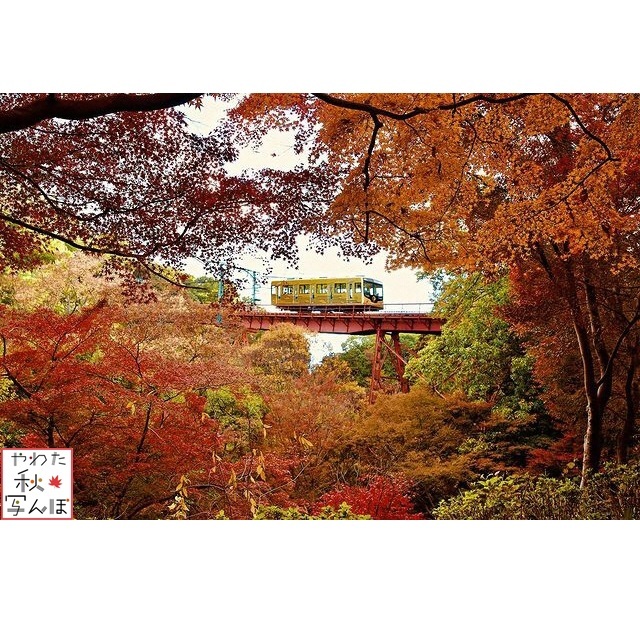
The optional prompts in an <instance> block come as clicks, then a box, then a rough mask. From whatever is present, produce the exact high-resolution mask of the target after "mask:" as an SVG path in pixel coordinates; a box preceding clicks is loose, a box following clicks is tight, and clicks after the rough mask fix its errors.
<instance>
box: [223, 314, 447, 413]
mask: <svg viewBox="0 0 640 640" xmlns="http://www.w3.org/2000/svg"><path fill="white" fill-rule="evenodd" d="M235 317H236V318H237V319H238V320H239V321H240V322H241V323H242V325H243V326H244V327H245V328H246V329H247V330H248V331H265V330H268V329H271V328H273V327H274V326H275V325H276V324H279V323H282V322H288V323H291V324H295V325H298V326H300V327H304V328H305V329H307V330H309V331H312V332H314V333H341V334H346V335H359V336H367V335H375V336H376V343H375V355H374V358H373V367H372V375H371V386H370V389H369V401H370V402H371V403H373V402H374V400H375V396H376V394H377V393H380V392H381V391H382V388H383V385H382V381H383V379H384V376H383V375H382V367H383V365H384V362H385V359H386V358H387V357H388V355H389V354H391V357H392V358H393V365H394V369H395V373H396V378H397V382H398V390H399V391H401V392H402V393H407V392H408V391H409V382H408V381H407V380H405V378H404V371H405V364H406V363H405V360H404V358H403V357H402V351H401V348H400V334H401V333H417V334H423V335H424V334H432V335H439V334H440V332H441V330H442V325H443V324H444V322H445V320H444V319H443V318H435V317H432V316H429V315H426V314H418V313H389V312H385V311H378V312H372V313H362V312H355V311H352V312H348V311H345V312H344V313H335V312H333V313H332V312H321V313H312V312H309V311H301V312H297V313H291V312H289V313H287V312H276V313H269V312H266V311H251V312H242V313H236V314H235Z"/></svg>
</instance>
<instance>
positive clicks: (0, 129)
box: [0, 93, 202, 133]
mask: <svg viewBox="0 0 640 640" xmlns="http://www.w3.org/2000/svg"><path fill="white" fill-rule="evenodd" d="M201 95H202V94H201V93H147V94H133V93H114V94H107V95H103V96H98V97H94V98H87V99H81V98H68V99H67V98H58V97H57V96H56V94H55V93H50V94H48V95H46V96H43V97H38V98H35V99H34V100H32V101H31V102H29V103H28V104H25V105H22V106H20V107H15V108H13V109H8V110H6V111H0V133H7V132H8V131H18V130H20V129H26V128H28V127H31V126H33V125H34V124H38V123H39V122H42V121H43V120H51V119H52V118H61V119H63V120H88V119H90V118H97V117H99V116H104V115H107V114H110V113H120V112H123V111H156V110H158V109H167V108H169V107H176V106H178V105H181V104H185V103H186V102H189V101H190V100H194V99H195V98H198V97H199V96H201Z"/></svg>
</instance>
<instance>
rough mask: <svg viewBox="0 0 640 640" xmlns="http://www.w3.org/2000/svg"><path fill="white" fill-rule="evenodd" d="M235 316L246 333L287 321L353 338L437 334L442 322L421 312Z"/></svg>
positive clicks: (254, 313) (241, 314)
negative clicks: (383, 334)
mask: <svg viewBox="0 0 640 640" xmlns="http://www.w3.org/2000/svg"><path fill="white" fill-rule="evenodd" d="M236 317H237V318H238V319H239V320H240V321H241V322H242V324H243V325H244V326H245V327H246V328H247V329H248V330H249V331H262V330H267V329H271V328H272V327H273V326H274V325H275V324H279V323H282V322H290V323H292V324H295V325H298V326H302V327H305V328H306V329H309V330H310V331H315V332H318V333H344V334H349V335H356V336H366V335H374V334H378V333H385V332H398V333H418V334H439V333H440V332H441V330H442V325H443V324H444V322H445V320H444V319H443V318H434V317H432V316H429V315H426V314H420V313H388V312H384V311H377V312H372V313H355V312H346V313H330V312H325V311H321V312H308V311H305V312H300V313H287V312H284V311H282V312H276V313H269V312H259V311H256V312H241V313H238V314H236Z"/></svg>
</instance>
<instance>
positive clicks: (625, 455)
mask: <svg viewBox="0 0 640 640" xmlns="http://www.w3.org/2000/svg"><path fill="white" fill-rule="evenodd" d="M639 350H640V339H639V338H636V340H635V343H634V345H633V348H632V351H631V358H630V360H629V366H628V367H627V379H626V381H625V386H624V396H625V401H626V405H627V411H626V415H625V419H624V425H623V427H622V431H621V432H620V433H619V435H618V440H617V443H616V461H617V463H618V464H626V463H627V462H628V461H629V447H630V446H631V440H632V438H633V434H634V433H635V429H636V413H637V410H638V395H639V393H640V390H639V389H638V383H637V382H636V381H635V375H636V369H637V367H638V355H639V354H638V351H639Z"/></svg>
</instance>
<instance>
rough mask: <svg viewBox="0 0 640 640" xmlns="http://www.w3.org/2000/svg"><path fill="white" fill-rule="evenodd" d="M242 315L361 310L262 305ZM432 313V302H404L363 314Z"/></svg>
mask: <svg viewBox="0 0 640 640" xmlns="http://www.w3.org/2000/svg"><path fill="white" fill-rule="evenodd" d="M241 312H244V313H257V314H260V313H265V312H266V313H277V314H301V313H302V314H304V313H315V314H323V315H324V314H326V315H331V314H336V313H341V314H345V313H346V314H348V313H356V314H362V312H363V308H362V306H361V305H354V306H353V307H350V306H348V305H344V306H342V307H340V309H339V310H331V309H324V308H322V307H319V308H317V309H315V310H313V311H309V310H308V309H287V310H284V309H279V308H277V307H274V306H273V305H263V306H257V307H251V306H247V307H246V308H245V309H243V310H241ZM432 312H433V303H432V302H406V303H392V304H386V303H385V305H384V309H366V310H365V313H373V314H378V313H387V314H414V315H429V314H431V313H432Z"/></svg>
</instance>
